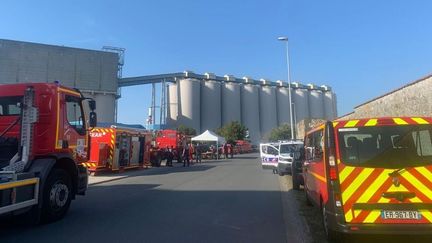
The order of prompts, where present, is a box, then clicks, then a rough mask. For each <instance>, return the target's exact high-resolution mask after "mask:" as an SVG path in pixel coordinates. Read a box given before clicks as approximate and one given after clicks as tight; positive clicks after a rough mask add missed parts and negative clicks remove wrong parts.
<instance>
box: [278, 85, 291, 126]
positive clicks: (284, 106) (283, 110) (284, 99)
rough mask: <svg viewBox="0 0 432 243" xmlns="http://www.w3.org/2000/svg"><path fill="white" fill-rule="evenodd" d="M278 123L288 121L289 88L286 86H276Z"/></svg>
mask: <svg viewBox="0 0 432 243" xmlns="http://www.w3.org/2000/svg"><path fill="white" fill-rule="evenodd" d="M276 96H277V112H278V125H279V126H280V125H282V124H285V123H288V124H289V123H290V105H289V89H288V88H287V87H278V88H276Z"/></svg>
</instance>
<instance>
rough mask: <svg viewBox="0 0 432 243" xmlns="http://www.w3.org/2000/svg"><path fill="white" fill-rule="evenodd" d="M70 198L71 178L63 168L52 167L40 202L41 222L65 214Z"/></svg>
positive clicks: (56, 218) (51, 220) (48, 221)
mask: <svg viewBox="0 0 432 243" xmlns="http://www.w3.org/2000/svg"><path fill="white" fill-rule="evenodd" d="M71 200H72V180H71V177H70V175H69V174H68V173H67V172H66V171H65V170H63V169H56V168H54V169H53V170H52V171H51V172H50V174H49V175H48V178H47V181H46V184H45V187H44V191H43V204H42V222H43V223H50V222H54V221H57V220H59V219H61V218H63V217H64V216H65V214H66V213H67V211H68V209H69V206H70V204H71Z"/></svg>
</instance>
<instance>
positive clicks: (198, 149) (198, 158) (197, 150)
mask: <svg viewBox="0 0 432 243" xmlns="http://www.w3.org/2000/svg"><path fill="white" fill-rule="evenodd" d="M201 153H202V151H201V144H199V143H198V144H197V145H196V146H195V159H196V163H202V155H201Z"/></svg>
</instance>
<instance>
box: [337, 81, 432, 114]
mask: <svg viewBox="0 0 432 243" xmlns="http://www.w3.org/2000/svg"><path fill="white" fill-rule="evenodd" d="M431 93H432V75H428V76H426V77H423V78H420V79H418V80H415V81H413V82H410V83H408V84H406V85H404V86H402V87H400V88H398V89H395V90H393V91H390V92H388V93H386V94H383V95H381V96H379V97H376V98H374V99H371V100H369V101H366V102H365V103H363V104H360V105H358V106H356V107H355V108H354V111H353V112H351V113H348V114H346V115H343V116H341V117H339V119H360V118H369V117H398V116H409V117H416V116H431V114H432V97H431V95H430V94H431Z"/></svg>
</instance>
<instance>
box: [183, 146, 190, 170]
mask: <svg viewBox="0 0 432 243" xmlns="http://www.w3.org/2000/svg"><path fill="white" fill-rule="evenodd" d="M182 157H183V167H185V166H186V164H187V166H188V167H189V166H190V160H189V146H185V147H184V148H183V154H182Z"/></svg>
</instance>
